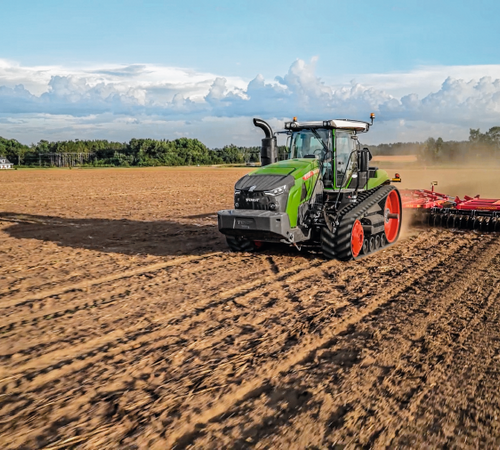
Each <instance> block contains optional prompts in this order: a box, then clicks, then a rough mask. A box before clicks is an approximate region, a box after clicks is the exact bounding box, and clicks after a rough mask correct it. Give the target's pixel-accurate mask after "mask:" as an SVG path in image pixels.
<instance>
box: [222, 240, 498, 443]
mask: <svg viewBox="0 0 500 450" xmlns="http://www.w3.org/2000/svg"><path fill="white" fill-rule="evenodd" d="M497 244H498V241H493V243H490V244H489V245H488V246H487V247H486V250H485V251H484V253H483V249H484V244H483V245H482V246H480V247H479V248H478V249H476V251H475V252H474V253H473V254H469V255H467V257H466V258H465V259H464V260H463V261H462V260H460V259H458V260H455V259H450V261H449V265H450V267H457V270H456V271H453V272H449V273H446V267H441V268H440V269H439V270H437V271H435V272H434V273H432V277H431V278H429V279H428V280H426V282H425V284H424V283H422V290H421V292H419V293H414V294H413V295H411V296H410V297H408V298H407V299H406V300H405V303H407V302H408V303H410V305H408V307H407V308H405V307H402V306H403V305H401V304H394V305H392V307H391V308H387V310H386V311H384V312H383V313H382V315H379V316H378V317H377V316H375V317H374V318H372V322H374V325H375V326H376V327H377V328H382V330H387V329H390V330H391V332H390V334H389V335H388V336H387V337H383V338H382V340H381V339H380V338H375V337H374V336H373V331H374V329H373V327H372V325H371V323H370V322H371V321H370V318H367V320H365V321H364V322H365V323H362V322H360V323H359V324H358V326H357V327H355V328H353V329H351V330H349V333H348V334H347V335H345V337H343V339H342V340H341V341H340V342H339V343H336V345H334V346H333V347H330V346H328V347H327V348H326V349H325V350H324V355H319V356H316V361H314V362H313V363H311V364H309V365H307V364H306V365H305V366H304V367H303V368H302V369H298V370H300V371H303V372H302V373H304V374H312V375H311V377H310V378H309V379H308V380H305V381H301V380H299V381H297V380H296V379H294V377H293V374H291V375H289V376H288V377H285V381H286V382H285V383H284V384H285V386H287V387H283V386H276V385H273V386H270V387H269V391H272V392H274V390H275V391H277V392H280V391H282V393H281V397H280V398H286V397H287V396H291V394H292V393H293V392H294V391H296V392H298V393H303V392H309V394H308V397H306V398H303V403H304V404H307V406H308V408H305V412H302V413H301V412H299V411H297V410H296V409H295V410H294V408H293V407H291V408H288V410H287V408H285V410H284V411H280V410H278V411H276V410H272V412H273V413H274V414H273V415H271V416H270V417H264V419H263V422H259V421H258V420H257V422H258V423H257V424H256V425H254V427H253V428H251V429H250V430H249V431H248V432H247V433H246V434H245V435H244V436H243V437H246V436H248V437H250V439H252V438H253V440H255V439H257V440H258V441H259V442H261V443H262V444H263V445H266V443H267V444H269V445H270V441H269V439H267V440H266V439H264V436H262V435H261V436H260V437H256V436H255V435H256V434H257V436H259V434H262V433H266V434H268V435H269V434H271V435H273V430H274V431H275V434H277V435H278V436H281V439H280V442H281V445H284V443H285V441H288V442H289V443H290V442H292V443H293V442H294V441H293V438H294V437H295V436H297V434H296V433H300V435H301V437H302V438H303V442H302V445H303V446H304V447H305V446H307V445H313V446H314V445H316V446H320V447H321V448H323V447H325V446H327V447H328V448H329V447H330V446H332V445H336V444H340V443H341V444H343V445H344V444H345V445H352V446H354V447H356V448H357V447H363V448H365V447H366V448H368V447H370V448H372V447H374V448H387V447H390V448H392V447H393V446H394V442H391V439H387V436H386V433H385V430H386V426H387V423H388V422H390V423H392V424H398V425H399V427H401V424H404V423H406V422H405V421H407V420H408V417H407V412H406V404H407V402H409V401H410V400H411V399H412V398H413V397H419V391H420V390H422V389H426V388H425V386H427V385H429V384H431V385H432V383H430V381H429V379H430V378H432V376H433V375H434V367H441V363H440V362H439V357H440V355H439V354H437V355H436V354H431V352H429V355H427V353H426V352H423V350H424V349H425V346H426V343H428V342H429V341H431V342H434V341H438V340H439V339H440V337H441V335H444V336H449V334H450V333H448V332H446V333H440V334H439V333H437V332H436V331H435V330H434V327H436V328H439V327H440V326H441V323H442V321H443V318H444V319H446V321H449V322H450V323H454V321H455V320H456V317H457V315H458V317H461V314H459V313H457V311H459V310H460V308H462V309H463V310H464V311H465V312H468V313H469V316H470V311H469V309H470V304H464V302H463V300H464V298H465V297H466V296H468V297H470V299H471V300H472V301H474V299H475V298H476V293H475V291H474V288H473V287H471V285H470V283H468V282H467V281H466V280H462V276H464V277H465V275H467V274H468V275H473V274H475V273H476V272H477V271H485V270H487V268H488V267H489V265H490V264H491V262H492V261H493V262H495V263H496V265H497V267H498V263H499V262H500V258H499V256H498V254H499V252H500V248H498V247H497ZM477 254H479V255H481V258H480V259H476V255H477ZM482 258H484V259H482ZM457 262H458V263H459V264H458V265H456V264H457ZM491 280H493V281H496V276H495V272H492V273H491V274H490V281H491ZM447 281H449V282H450V283H451V285H450V287H449V288H448V290H447V291H446V293H447V296H446V298H445V299H444V301H441V299H440V298H439V296H438V297H437V298H436V289H435V288H438V289H439V284H441V283H446V282H447ZM433 284H434V285H433ZM499 288H500V287H499V285H498V283H497V285H496V287H495V288H494V291H493V294H492V295H493V297H494V298H495V297H496V296H497V295H498V290H499ZM438 292H439V290H438ZM433 295H434V297H432V296H433ZM436 301H438V302H439V303H438V304H437V305H436V304H435V302H436ZM488 301H490V300H488ZM485 303H487V302H485ZM482 306H483V305H481V307H480V308H479V311H481V310H482ZM462 315H463V314H462ZM408 317H411V320H410V321H407V318H408ZM373 319H376V321H375V320H373ZM468 319H469V321H468V322H466V323H464V322H463V321H462V323H461V325H462V330H461V328H460V326H458V325H457V326H456V327H455V328H456V329H457V330H458V331H456V332H454V333H453V336H461V337H460V339H459V340H458V342H457V341H456V339H455V340H454V342H455V343H456V345H452V343H450V342H445V344H444V347H443V346H442V348H441V351H442V350H443V348H450V350H449V357H452V355H453V352H454V351H455V350H457V348H456V347H458V348H459V347H460V345H461V344H460V342H462V341H463V340H464V339H465V336H466V333H468V332H469V331H470V328H471V325H473V324H474V323H475V322H478V320H479V317H478V316H477V315H476V316H473V317H468ZM363 325H364V326H363ZM375 330H376V329H375ZM459 331H460V332H461V333H462V334H459ZM464 333H465V334H464ZM429 336H430V337H429ZM374 341H377V342H378V344H377V343H374ZM384 341H385V344H384ZM374 347H375V349H374ZM367 351H369V353H368V356H366V355H365V358H364V359H363V358H362V357H361V356H360V355H361V354H362V353H366V352H367ZM415 353H417V354H424V355H425V360H424V361H419V362H418V363H417V362H414V363H413V365H410V362H411V360H412V356H411V355H413V354H415ZM388 358H389V360H388ZM433 358H434V359H435V361H434V362H432V360H433ZM367 359H368V360H369V361H370V362H369V363H368V364H366V363H365V361H366V360H367ZM436 361H437V362H436ZM323 366H325V367H323ZM342 366H343V367H344V368H342ZM425 366H429V367H430V369H429V370H428V371H427V372H424V373H422V370H421V369H419V368H420V367H425ZM443 370H444V369H443ZM446 373H450V371H446ZM308 377H309V375H305V377H303V378H308ZM401 380H404V382H405V383H406V384H407V386H405V385H400V382H401ZM415 380H418V383H417V381H415ZM416 383H417V384H416ZM439 384H442V383H438V385H439ZM273 389H274V390H273ZM311 391H312V392H313V393H312V394H311ZM346 405H347V406H346ZM304 406H305V405H304ZM248 408H250V407H249V406H248V405H247V409H248ZM425 409H428V405H426V408H425ZM318 417H321V418H322V423H319V422H318ZM247 420H248V419H247ZM266 420H267V421H269V422H270V424H267V426H264V425H263V423H264V422H265V421H266ZM273 422H274V425H275V427H276V428H278V430H276V429H275V428H273V427H271V425H272V423H273ZM276 422H278V423H276ZM329 422H330V424H329ZM332 424H333V425H334V426H332ZM226 430H227V424H226ZM303 430H308V433H304V432H303ZM398 432H399V428H398V429H397V430H396V433H398ZM226 433H227V431H226ZM415 435H420V436H421V435H422V428H421V427H420V428H418V431H416V432H415ZM286 436H288V438H287V437H286ZM324 436H327V437H328V438H326V437H324ZM212 438H213V436H212ZM290 439H291V441H290ZM242 442H243V444H244V443H245V442H244V441H242ZM426 442H428V441H427V440H426ZM273 443H274V445H276V441H273ZM406 446H410V447H413V448H416V447H418V446H416V445H415V443H414V442H413V443H412V444H411V445H410V443H408V442H406ZM403 447H404V445H403ZM398 448H399V447H398Z"/></svg>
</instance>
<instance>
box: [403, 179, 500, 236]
mask: <svg viewBox="0 0 500 450" xmlns="http://www.w3.org/2000/svg"><path fill="white" fill-rule="evenodd" d="M433 184H434V183H433ZM400 194H401V201H402V205H403V209H407V210H417V211H418V213H417V214H416V215H415V216H414V220H416V221H417V222H418V221H422V222H424V223H427V224H429V225H431V226H444V227H448V228H463V229H470V230H480V231H500V199H494V198H480V197H479V195H476V196H475V197H469V196H468V195H466V196H465V197H464V198H463V199H461V198H460V197H455V198H453V197H450V196H449V195H446V194H441V193H439V192H435V191H434V185H433V186H432V190H429V189H402V190H401V191H400Z"/></svg>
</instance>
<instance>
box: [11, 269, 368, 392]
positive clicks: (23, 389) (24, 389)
mask: <svg viewBox="0 0 500 450" xmlns="http://www.w3.org/2000/svg"><path fill="white" fill-rule="evenodd" d="M341 268H342V266H339V267H338V269H341ZM350 270H351V271H353V272H356V271H359V269H357V268H356V266H351V268H350ZM98 358H102V355H100V356H99V357H98ZM132 359H133V358H132ZM56 372H57V370H56ZM26 388H27V386H25V385H23V386H22V387H21V389H22V391H24V392H26ZM39 388H40V387H39V386H38V388H37V392H40V389H39Z"/></svg>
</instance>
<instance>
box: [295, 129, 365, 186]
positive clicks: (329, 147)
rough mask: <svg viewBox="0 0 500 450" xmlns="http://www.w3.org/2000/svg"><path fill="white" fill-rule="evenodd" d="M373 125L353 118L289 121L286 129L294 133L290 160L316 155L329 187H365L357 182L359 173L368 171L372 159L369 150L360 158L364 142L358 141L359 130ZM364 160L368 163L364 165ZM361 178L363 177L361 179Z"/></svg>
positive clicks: (326, 184) (324, 179)
mask: <svg viewBox="0 0 500 450" xmlns="http://www.w3.org/2000/svg"><path fill="white" fill-rule="evenodd" d="M369 126H370V124H369V123H367V122H358V121H353V120H327V121H321V122H319V121H318V122H297V121H296V119H294V121H293V122H287V123H285V129H286V130H287V131H288V133H290V139H289V152H288V157H289V158H290V159H298V158H316V159H317V160H318V162H319V164H320V165H321V166H322V167H321V174H322V179H323V183H324V187H325V189H343V188H349V187H350V186H351V184H352V186H351V187H354V188H358V189H359V186H361V185H360V184H359V183H358V182H357V180H356V179H357V178H358V176H361V177H363V174H359V173H358V172H360V171H361V172H367V174H366V175H367V176H366V177H364V178H365V179H366V180H365V184H366V181H367V178H368V176H369V174H368V170H369V169H368V168H367V167H362V166H366V163H367V162H368V161H369V159H370V158H371V156H370V154H369V150H367V149H366V154H365V155H364V159H367V161H360V159H363V158H360V153H361V152H363V151H362V150H361V145H360V143H359V141H358V136H357V133H358V132H362V133H364V132H366V131H368V129H369ZM361 162H364V163H365V164H360V163H361ZM359 181H361V180H359Z"/></svg>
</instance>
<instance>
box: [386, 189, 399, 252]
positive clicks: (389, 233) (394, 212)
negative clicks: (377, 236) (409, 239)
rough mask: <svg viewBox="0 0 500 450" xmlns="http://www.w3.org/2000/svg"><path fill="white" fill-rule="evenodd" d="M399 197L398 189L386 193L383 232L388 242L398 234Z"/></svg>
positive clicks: (392, 240) (393, 239)
mask: <svg viewBox="0 0 500 450" xmlns="http://www.w3.org/2000/svg"><path fill="white" fill-rule="evenodd" d="M401 209H402V208H401V198H400V197H399V194H398V191H396V190H392V191H390V192H389V194H388V195H387V198H386V200H385V207H384V222H385V223H384V232H385V238H386V240H387V242H388V243H389V244H391V243H392V242H394V241H395V240H396V239H397V238H398V236H399V230H400V229H401Z"/></svg>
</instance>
